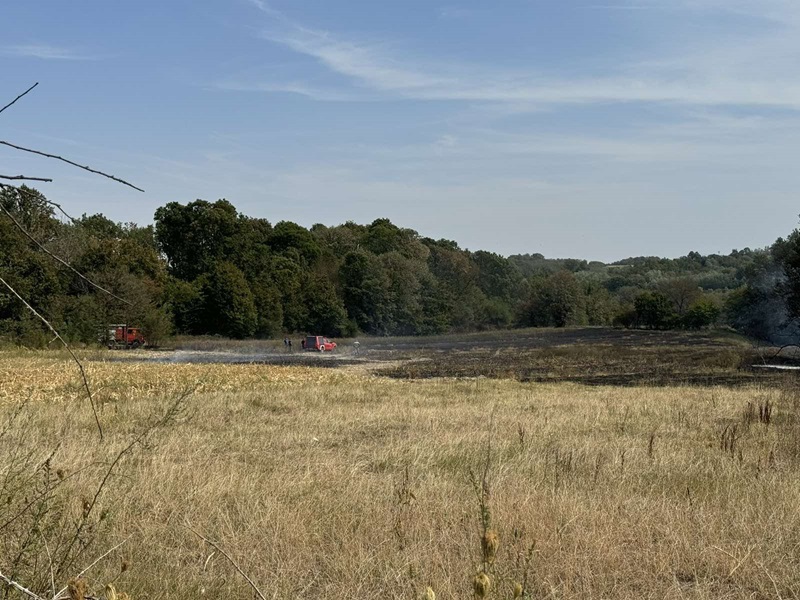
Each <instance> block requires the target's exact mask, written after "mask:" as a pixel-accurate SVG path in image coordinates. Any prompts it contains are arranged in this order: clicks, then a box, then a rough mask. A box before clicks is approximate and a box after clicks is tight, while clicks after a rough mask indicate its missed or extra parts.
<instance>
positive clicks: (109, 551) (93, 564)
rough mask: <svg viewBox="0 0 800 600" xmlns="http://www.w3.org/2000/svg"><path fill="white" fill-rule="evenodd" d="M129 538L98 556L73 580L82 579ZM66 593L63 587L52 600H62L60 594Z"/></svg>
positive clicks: (129, 537) (65, 587)
mask: <svg viewBox="0 0 800 600" xmlns="http://www.w3.org/2000/svg"><path fill="white" fill-rule="evenodd" d="M131 537H132V536H130V535H129V536H128V537H126V538H125V539H124V540H122V541H121V542H120V543H119V544H117V545H116V546H114V547H113V548H109V549H108V550H107V551H106V552H104V553H103V554H102V555H100V556H98V557H97V559H95V561H94V562H93V563H92V564H90V565H89V566H88V567H86V568H85V569H84V570H83V571H81V572H80V573H78V574H77V575H76V576H75V579H79V578H81V577H83V576H84V575H85V574H86V572H87V571H89V569H91V568H92V567H94V566H95V565H96V564H97V563H99V562H100V561H101V560H103V559H104V558H105V557H106V556H108V555H109V554H111V553H112V552H114V550H116V549H118V548H119V547H120V546H122V545H123V544H125V543H126V542H127V541H128V540H129V539H131ZM66 591H67V586H64V587H63V588H61V589H60V590H59V591H58V593H57V594H54V595H53V598H52V600H62V599H63V598H66V596H62V594H63V593H64V592H66Z"/></svg>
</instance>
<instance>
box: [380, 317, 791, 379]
mask: <svg viewBox="0 0 800 600" xmlns="http://www.w3.org/2000/svg"><path fill="white" fill-rule="evenodd" d="M368 356H369V357H370V359H373V360H375V359H380V360H387V361H395V362H393V363H392V366H391V367H389V368H385V369H381V370H380V371H379V372H380V374H382V375H386V376H389V377H394V378H401V379H427V378H432V377H490V378H497V379H515V380H517V381H531V382H572V383H579V384H585V385H621V386H631V385H656V386H664V385H668V386H675V385H747V384H752V383H771V384H774V383H780V382H781V381H783V379H785V377H786V376H787V375H786V374H785V373H780V372H772V371H765V370H755V369H753V368H751V365H753V364H757V363H760V362H763V360H764V357H763V356H762V353H761V352H760V351H759V349H758V348H755V347H754V346H753V345H752V344H750V343H748V342H747V341H746V340H744V339H743V338H740V337H738V336H736V335H733V334H730V333H727V332H674V331H636V330H616V329H603V328H596V329H593V328H583V329H558V330H556V329H545V330H542V329H537V330H526V331H523V332H490V333H480V334H471V335H465V336H447V337H441V338H423V339H420V340H411V339H386V340H371V341H370V349H369V354H368Z"/></svg>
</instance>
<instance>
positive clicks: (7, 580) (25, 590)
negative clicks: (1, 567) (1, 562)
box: [0, 572, 44, 600]
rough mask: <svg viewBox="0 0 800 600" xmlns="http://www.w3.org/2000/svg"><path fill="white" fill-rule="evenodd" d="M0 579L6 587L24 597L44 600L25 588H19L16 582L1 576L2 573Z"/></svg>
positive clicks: (1, 574)
mask: <svg viewBox="0 0 800 600" xmlns="http://www.w3.org/2000/svg"><path fill="white" fill-rule="evenodd" d="M0 579H2V580H3V581H5V582H6V583H7V584H8V585H10V586H11V587H13V588H14V589H15V590H17V591H18V592H22V593H23V594H25V595H26V596H30V597H31V598H33V599H34V600H44V598H42V597H41V596H37V595H36V594H34V593H33V592H32V591H30V590H29V589H28V588H25V587H23V586H21V585H20V584H18V583H17V582H16V581H12V580H11V579H9V578H8V577H6V576H5V575H3V573H2V572H0Z"/></svg>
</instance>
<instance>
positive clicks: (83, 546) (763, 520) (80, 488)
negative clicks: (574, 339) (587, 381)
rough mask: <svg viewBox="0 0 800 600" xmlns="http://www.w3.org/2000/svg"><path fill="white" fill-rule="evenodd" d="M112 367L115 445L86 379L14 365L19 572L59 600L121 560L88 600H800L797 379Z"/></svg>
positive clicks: (1, 471)
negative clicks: (527, 377)
mask: <svg viewBox="0 0 800 600" xmlns="http://www.w3.org/2000/svg"><path fill="white" fill-rule="evenodd" d="M109 356H110V355H107V354H105V353H99V352H98V353H89V354H87V355H86V359H87V360H86V368H87V373H88V376H89V378H90V381H91V382H92V385H93V388H94V389H95V400H96V403H97V405H98V411H99V416H100V420H101V422H102V425H103V427H104V434H105V437H104V440H103V441H102V442H101V441H100V438H99V435H98V431H97V429H96V426H95V422H94V417H93V416H92V412H91V409H90V407H89V405H88V401H87V399H86V398H85V396H84V395H83V394H82V390H81V386H80V380H79V378H77V376H76V369H75V365H74V363H70V362H69V361H68V360H67V357H66V356H63V355H60V354H58V353H52V352H51V353H36V352H21V351H14V352H5V353H3V354H0V457H1V458H2V460H0V572H1V573H2V574H3V575H4V576H6V577H8V578H10V579H13V580H15V581H17V582H19V583H21V584H24V585H25V586H27V587H28V588H29V590H30V591H31V592H32V593H34V594H36V595H37V596H38V597H41V598H47V599H48V600H49V599H50V598H52V597H53V596H55V595H56V592H58V590H59V589H60V588H61V587H62V586H64V585H66V581H67V579H68V578H70V577H73V576H75V575H77V574H78V573H79V572H80V571H82V570H83V569H84V568H85V567H88V566H89V565H90V564H92V563H93V561H94V560H95V559H97V558H98V557H100V556H101V555H103V554H104V553H105V552H106V551H107V550H109V549H110V548H113V547H114V546H116V545H117V544H120V543H123V542H124V543H123V545H122V546H120V547H119V548H118V549H117V550H114V551H113V552H111V553H110V554H109V555H108V556H106V557H105V558H103V559H102V560H100V561H99V562H98V563H97V564H96V565H94V566H93V567H92V568H91V569H89V570H88V571H87V572H86V573H85V574H84V576H83V579H85V580H86V583H87V584H88V590H87V594H89V593H91V594H95V595H96V596H97V597H104V598H106V597H108V598H111V597H114V593H113V591H112V590H110V589H109V590H108V591H104V588H105V586H106V584H108V583H112V585H113V586H114V588H115V589H116V597H118V598H121V597H122V593H123V592H124V593H127V594H128V595H129V597H130V598H132V599H134V600H140V599H145V598H147V599H156V598H159V599H161V598H163V599H167V598H174V599H190V598H191V599H197V598H215V599H216V598H226V599H239V598H240V599H251V598H255V597H259V596H258V595H256V592H255V591H254V590H253V588H251V586H250V584H248V582H247V581H246V580H245V578H244V577H242V576H241V575H240V574H239V573H238V572H237V568H236V567H235V566H234V565H233V564H232V562H235V563H236V565H238V567H239V568H241V570H242V571H243V572H244V573H245V574H246V575H247V576H248V577H250V578H251V580H252V582H253V583H254V584H255V586H257V587H258V589H259V590H260V593H261V594H263V597H266V598H279V599H284V598H285V599H295V598H297V599H316V598H320V599H321V598H326V599H344V598H353V599H355V598H370V599H372V598H382V599H393V598H397V599H401V598H402V599H416V598H433V597H434V595H435V598H438V599H439V600H443V599H469V598H473V597H476V596H477V597H487V598H497V599H506V598H512V597H515V594H516V595H517V597H518V595H519V594H520V593H522V594H523V595H524V597H527V598H565V599H566V598H630V599H634V598H636V599H639V598H697V599H700V598H704V599H712V598H714V599H719V598H731V599H733V598H736V599H745V598H748V599H749V598H756V599H757V598H783V599H788V598H797V597H798V595H800V564H798V563H799V562H800V477H799V476H800V389H799V388H796V387H795V382H794V380H793V379H786V380H782V381H778V380H777V379H774V378H773V379H769V380H765V381H764V382H759V381H755V380H754V381H749V382H748V383H747V384H746V385H736V386H721V385H716V386H713V387H710V386H698V385H693V386H682V385H672V386H670V387H656V386H642V385H632V384H628V385H626V386H624V387H622V386H610V385H591V386H587V385H581V384H577V383H572V382H531V381H527V382H526V381H518V380H516V379H513V378H512V379H504V378H426V379H417V380H414V379H397V378H386V377H382V376H378V375H375V374H370V373H369V372H368V371H365V370H359V369H354V368H351V367H345V368H341V369H320V368H312V367H303V366H271V365H246V364H231V365H219V364H217V365H213V364H207V365H193V364H142V363H138V362H135V361H127V360H125V361H121V362H108V361H107V360H106V359H107V358H108V357H109ZM126 448H129V449H128V450H125V449H126ZM471 473H472V475H471ZM484 473H485V474H486V476H485V481H483V480H484ZM475 479H477V482H476V481H475ZM104 480H105V481H104ZM476 483H477V485H476ZM484 483H485V485H483V484H484ZM481 502H482V503H483V504H484V510H483V512H482V510H481ZM486 531H488V535H487V536H485V535H484V534H485V533H486ZM198 534H199V535H198ZM201 536H202V537H205V538H207V539H208V540H210V541H211V542H214V544H210V543H208V542H206V541H204V540H203V539H202V537H201ZM495 536H496V537H495ZM484 537H486V542H484V543H483V544H482V538H484ZM498 540H499V541H498ZM225 554H227V555H228V556H229V557H230V558H231V559H232V562H231V561H229V560H228V559H227V558H226V557H225ZM482 571H486V574H487V578H486V579H484V578H483V577H478V579H477V583H478V584H480V585H478V588H479V589H478V590H477V591H476V588H475V584H476V575H478V574H479V573H480V572H482ZM487 581H488V583H489V587H488V590H487V589H485V587H483V586H485V584H486V583H487ZM517 584H519V585H517ZM429 588H430V590H429ZM521 588H524V589H522V590H521ZM73 591H74V590H73ZM0 592H2V594H3V597H6V598H24V597H32V596H29V595H26V594H24V593H23V592H19V591H16V590H14V589H12V588H11V587H6V588H0ZM80 592H81V590H78V591H77V592H76V593H80ZM67 593H69V591H68V592H67ZM431 594H434V595H431ZM64 597H69V596H66V595H65V596H64Z"/></svg>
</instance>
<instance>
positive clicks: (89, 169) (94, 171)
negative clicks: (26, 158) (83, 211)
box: [0, 140, 144, 192]
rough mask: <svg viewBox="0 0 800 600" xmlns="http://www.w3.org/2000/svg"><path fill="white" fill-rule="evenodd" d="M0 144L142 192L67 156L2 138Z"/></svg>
mask: <svg viewBox="0 0 800 600" xmlns="http://www.w3.org/2000/svg"><path fill="white" fill-rule="evenodd" d="M0 144H2V145H3V146H8V147H9V148H13V149H14V150H19V151H21V152H30V153H31V154H37V155H39V156H44V157H45V158H52V159H53V160H60V161H61V162H65V163H67V164H68V165H72V166H73V167H78V168H79V169H83V170H84V171H89V173H94V174H95V175H102V176H103V177H107V178H108V179H112V180H114V181H116V182H117V183H121V184H122V185H127V186H128V187H130V188H133V189H135V190H136V191H138V192H144V190H143V189H142V188H139V187H136V186H135V185H133V184H132V183H128V182H127V181H125V180H124V179H120V178H119V177H115V176H114V175H109V174H108V173H104V172H103V171H98V170H97V169H92V168H91V167H89V166H86V165H81V164H78V163H76V162H74V161H72V160H69V159H68V158H64V157H63V156H58V155H57V154H49V153H47V152H42V151H41V150H33V149H32V148H25V147H24V146H18V145H16V144H12V143H11V142H6V141H4V140H0Z"/></svg>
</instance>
